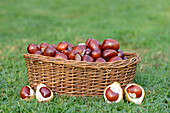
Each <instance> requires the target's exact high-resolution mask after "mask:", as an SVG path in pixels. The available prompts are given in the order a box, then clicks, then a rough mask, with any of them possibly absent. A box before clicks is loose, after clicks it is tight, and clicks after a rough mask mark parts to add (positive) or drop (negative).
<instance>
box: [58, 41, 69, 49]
mask: <svg viewBox="0 0 170 113" xmlns="http://www.w3.org/2000/svg"><path fill="white" fill-rule="evenodd" d="M67 47H68V43H67V42H66V41H63V42H60V43H59V44H58V45H57V48H56V49H57V50H58V51H62V50H65V49H67Z"/></svg>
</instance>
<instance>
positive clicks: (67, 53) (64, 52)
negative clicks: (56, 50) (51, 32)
mask: <svg viewBox="0 0 170 113" xmlns="http://www.w3.org/2000/svg"><path fill="white" fill-rule="evenodd" d="M61 53H63V54H65V55H67V56H68V55H69V53H70V50H67V49H65V50H62V51H61Z"/></svg>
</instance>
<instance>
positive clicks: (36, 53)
mask: <svg viewBox="0 0 170 113" xmlns="http://www.w3.org/2000/svg"><path fill="white" fill-rule="evenodd" d="M35 55H43V52H42V51H36V52H35Z"/></svg>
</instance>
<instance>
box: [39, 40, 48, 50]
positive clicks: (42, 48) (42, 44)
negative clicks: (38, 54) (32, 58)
mask: <svg viewBox="0 0 170 113" xmlns="http://www.w3.org/2000/svg"><path fill="white" fill-rule="evenodd" d="M49 45H50V44H48V43H46V42H43V43H41V44H40V50H41V51H42V52H44V49H45V48H46V47H47V46H49Z"/></svg>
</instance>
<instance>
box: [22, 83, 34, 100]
mask: <svg viewBox="0 0 170 113" xmlns="http://www.w3.org/2000/svg"><path fill="white" fill-rule="evenodd" d="M20 96H21V99H23V100H25V99H30V98H33V97H34V91H33V89H32V88H31V87H30V86H23V87H22V89H21V91H20Z"/></svg>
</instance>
